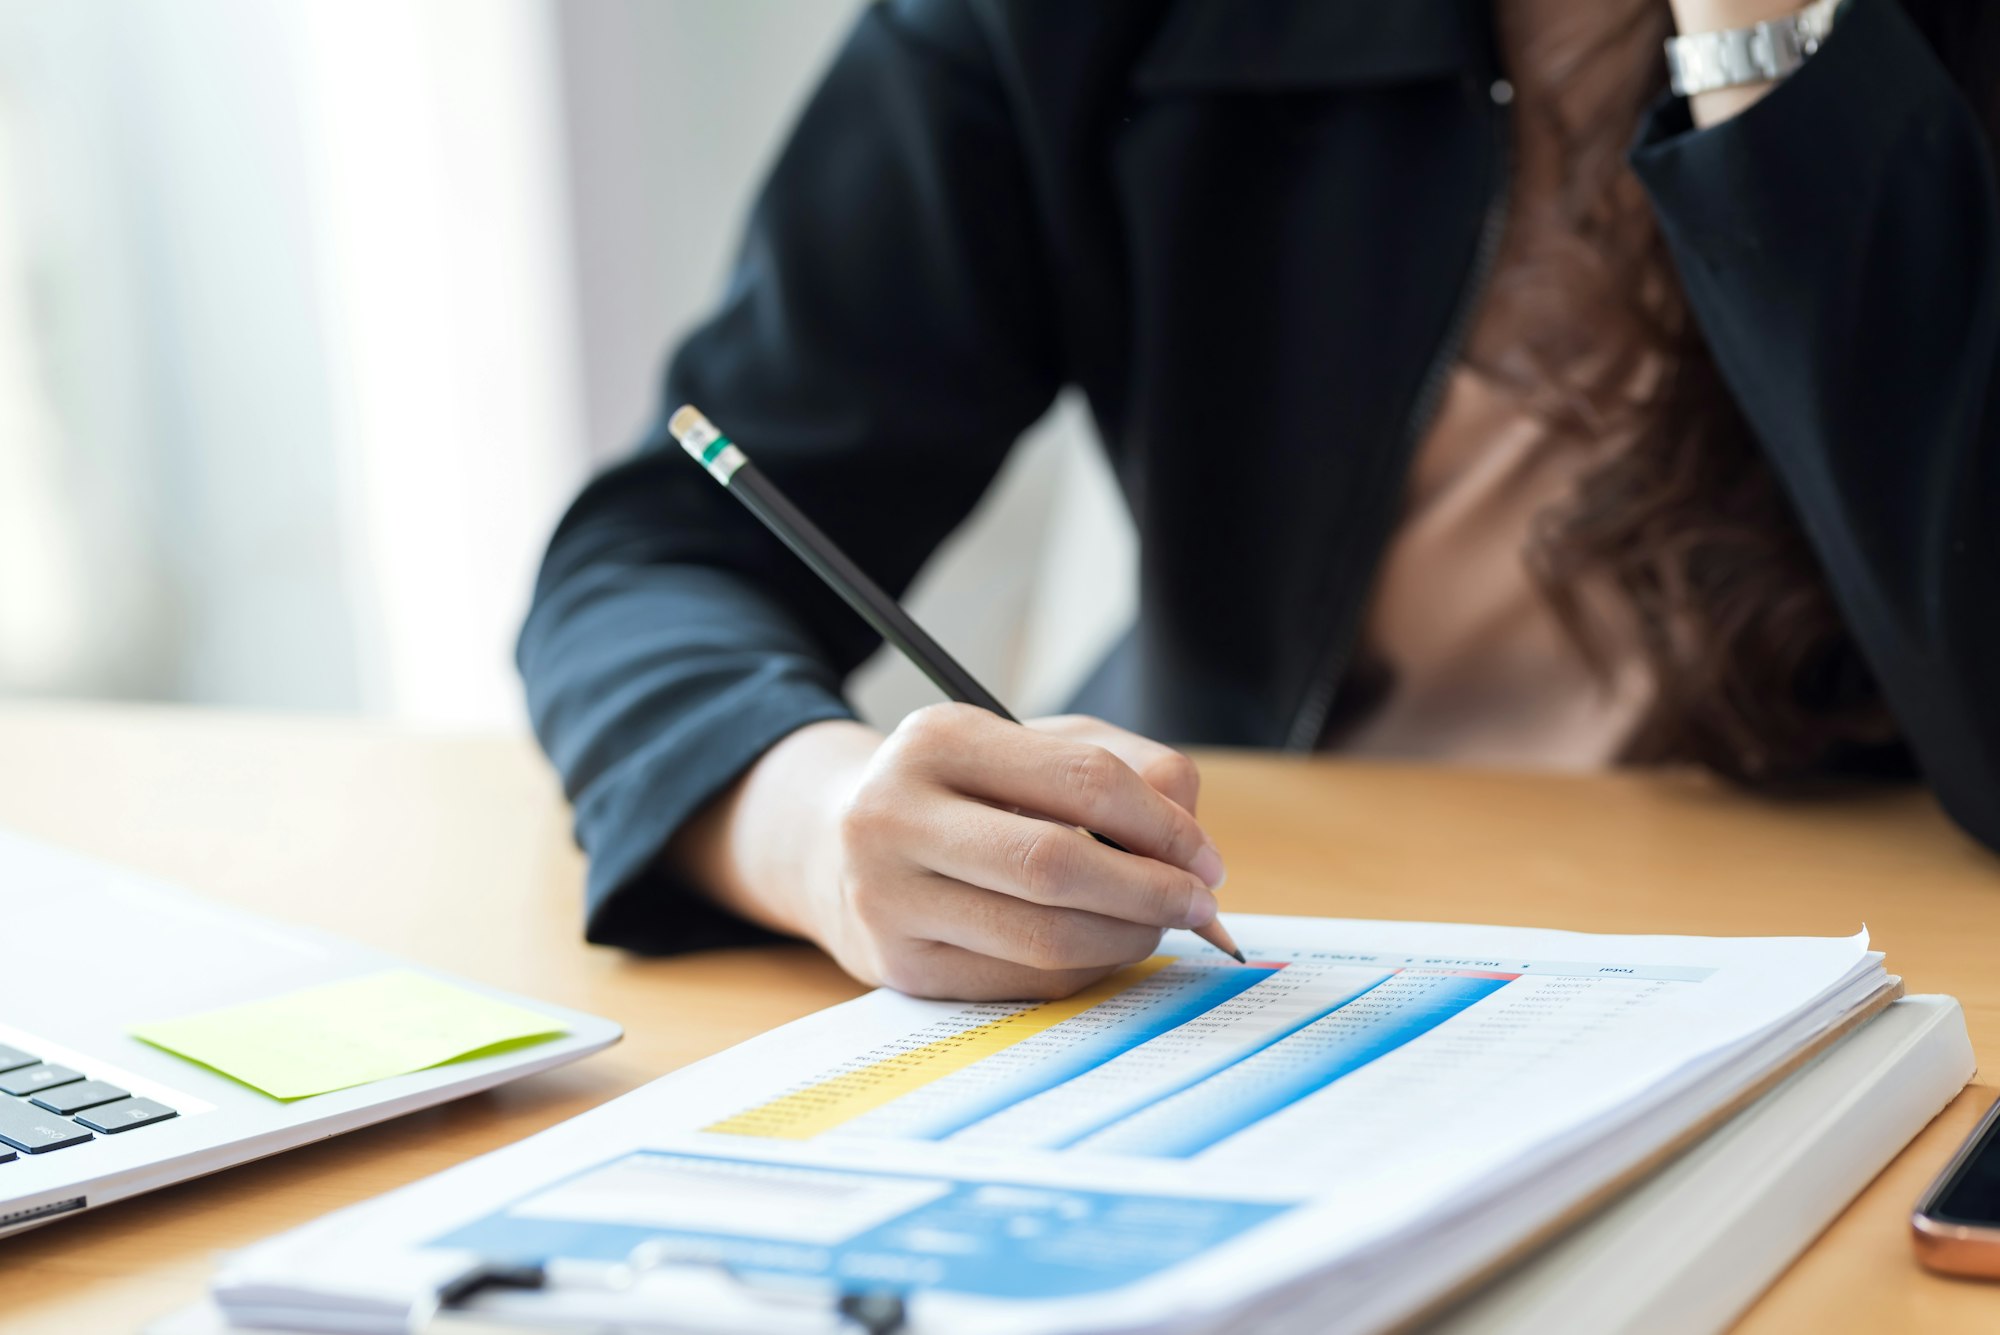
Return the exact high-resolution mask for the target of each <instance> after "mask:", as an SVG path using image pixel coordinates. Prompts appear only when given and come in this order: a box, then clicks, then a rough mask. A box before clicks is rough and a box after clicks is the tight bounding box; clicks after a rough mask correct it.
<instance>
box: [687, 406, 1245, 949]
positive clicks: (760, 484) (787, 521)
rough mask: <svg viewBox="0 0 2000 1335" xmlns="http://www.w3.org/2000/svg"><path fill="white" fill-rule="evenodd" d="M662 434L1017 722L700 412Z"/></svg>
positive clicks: (1218, 941) (870, 614)
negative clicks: (671, 438)
mask: <svg viewBox="0 0 2000 1335" xmlns="http://www.w3.org/2000/svg"><path fill="white" fill-rule="evenodd" d="M667 430H669V431H671V432H672V433H673V434H674V438H675V439H677V440H679V441H680V443H681V448H682V449H684V450H686V451H687V452H688V453H689V454H690V455H692V456H693V457H694V458H695V460H696V461H697V462H698V463H700V464H701V466H702V467H703V468H706V469H707V470H708V474H709V476H710V477H712V478H714V479H715V480H716V481H717V482H720V483H721V484H722V486H723V488H724V490H726V491H728V492H729V494H730V495H732V496H734V497H735V498H736V499H737V500H739V501H741V502H743V508H744V509H746V510H748V511H749V512H750V513H751V514H753V515H755V516H757V518H758V519H760V520H762V521H763V523H764V527H766V528H768V529H770V530H771V532H773V533H775V534H776V535H777V536H778V540H779V541H780V542H783V543H784V544H785V546H787V547H789V548H791V549H792V551H793V553H794V554H795V555H797V556H798V558H799V559H800V560H801V561H804V562H805V563H806V564H807V565H808V566H810V567H811V568H812V572H813V573H814V574H815V575H818V576H819V577H820V578H821V579H822V580H825V581H826V584H827V587H828V588H830V589H832V590H833V591H834V592H835V593H837V594H839V595H840V596H841V598H842V599H843V600H844V601H845V602H846V603H847V605H848V606H849V607H851V608H853V609H854V610H855V611H856V612H857V613H859V614H860V616H861V619H862V620H863V621H866V622H867V623H868V624H869V625H870V626H872V627H874V629H875V632H876V633H877V634H879V635H880V636H881V637H882V638H883V639H884V640H886V641H888V642H889V643H890V644H891V645H894V646H895V648H896V649H897V650H898V651H899V652H900V653H901V654H902V655H903V656H904V657H905V658H907V659H909V660H910V661H911V662H912V663H914V664H916V666H917V669H918V671H920V672H922V673H923V674H924V675H925V676H926V677H929V678H930V679H931V681H932V682H933V683H935V684H936V686H937V688H938V689H939V690H941V691H943V692H944V693H945V694H946V695H947V696H949V697H950V698H951V699H953V700H956V701H959V702H960V703H961V704H968V705H978V706H979V707H980V708H981V709H984V710H986V711H987V712H989V713H993V714H998V715H999V716H1000V717H1001V718H1004V719H1006V720H1007V721H1008V722H1010V723H1019V722H1020V721H1021V720H1019V719H1017V718H1015V717H1014V715H1013V714H1011V713H1010V712H1008V709H1007V706H1005V705H1003V704H1001V703H1000V700H999V697H997V696H995V695H994V694H993V692H991V691H989V690H987V689H986V688H985V687H984V686H981V685H980V684H979V682H978V681H977V680H976V679H975V678H974V677H973V675H972V674H971V673H970V672H967V671H966V670H965V669H964V668H963V667H962V666H960V665H959V662H958V660H957V659H955V658H953V657H952V656H951V655H950V654H948V653H946V652H945V649H944V646H943V645H941V644H939V643H938V642H937V641H936V640H934V639H932V638H931V637H930V634H929V632H927V631H925V630H924V628H923V627H922V626H919V625H918V624H917V623H916V621H915V620H914V619H913V618H912V617H911V616H910V614H909V613H908V612H905V611H904V610H903V608H902V605H901V604H900V603H898V602H897V601H896V600H895V599H894V598H891V597H890V596H889V595H888V593H887V591H885V590H884V589H883V588H882V586H881V585H879V584H877V583H876V582H875V581H874V580H872V579H870V578H868V575H867V572H866V571H864V570H862V569H861V567H860V566H858V565H856V564H854V562H853V561H852V560H850V559H849V558H848V556H847V554H846V553H845V552H843V551H841V550H840V548H839V547H837V546H836V545H834V541H833V539H831V538H829V537H827V536H826V534H825V533H823V532H821V531H820V528H819V526H818V525H817V524H815V523H813V522H812V520H810V519H808V518H806V515H805V512H804V511H802V510H800V509H799V508H798V507H797V506H796V505H793V504H792V502H791V501H790V500H789V499H788V498H787V497H786V496H785V493H783V492H782V491H779V490H778V488H777V486H776V485H774V484H773V483H772V481H771V479H769V478H767V477H765V476H764V474H763V473H762V472H760V471H759V470H758V468H757V466H756V465H755V464H753V463H751V462H750V459H749V456H748V455H746V454H744V453H743V449H742V447H741V446H739V445H737V444H736V443H735V442H734V441H732V440H730V439H729V437H727V436H725V435H723V434H722V433H721V432H720V431H717V430H716V429H715V426H714V424H713V423H711V422H710V421H709V420H708V418H706V417H704V416H702V413H701V410H700V409H698V408H696V407H695V406H694V405H693V404H691V403H690V404H685V405H683V406H682V407H680V408H677V409H676V410H675V411H674V415H673V416H672V417H670V418H668V419H667ZM1084 833H1086V834H1088V835H1089V836H1090V837H1091V838H1093V839H1095V840H1097V842H1098V843H1100V844H1104V845H1106V846H1107V847H1110V848H1115V849H1117V850H1118V851H1119V852H1121V853H1128V852H1130V851H1131V850H1130V849H1128V848H1126V847H1125V846H1124V845H1123V844H1120V843H1119V842H1118V841H1117V840H1115V839H1112V838H1111V837H1109V836H1108V835H1103V834H1099V833H1098V832H1097V831H1095V830H1086V831H1084ZM1194 931H1195V935H1197V936H1199V937H1200V938H1201V939H1202V940H1204V941H1206V942H1208V943H1209V944H1210V945H1212V946H1214V947H1215V948H1216V949H1217V950H1219V951H1221V952H1222V953H1223V954H1225V955H1228V956H1231V957H1232V958H1234V959H1235V960H1236V962H1237V963H1239V964H1244V963H1248V961H1247V960H1245V959H1244V958H1243V952H1242V951H1241V950H1239V949H1237V946H1236V942H1235V940H1234V939H1233V938H1232V937H1231V936H1230V935H1229V931H1228V929H1227V928H1225V927H1224V926H1223V925H1222V920H1221V919H1220V918H1216V919H1213V920H1211V921H1210V922H1208V923H1206V924H1204V925H1203V926H1201V927H1197V928H1195V929H1194Z"/></svg>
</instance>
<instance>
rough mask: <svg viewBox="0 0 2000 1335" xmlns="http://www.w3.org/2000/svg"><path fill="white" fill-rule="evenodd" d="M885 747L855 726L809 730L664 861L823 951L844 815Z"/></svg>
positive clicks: (744, 912) (777, 748)
mask: <svg viewBox="0 0 2000 1335" xmlns="http://www.w3.org/2000/svg"><path fill="white" fill-rule="evenodd" d="M882 740H883V739H882V734H880V733H878V732H876V731H875V730H874V729H873V728H870V727H868V726H866V725H865V724H861V723H856V722H853V721H851V720H846V719H830V720H825V721H822V722H818V723H809V724H807V725H806V726H805V727H803V728H800V729H798V730H797V731H796V732H793V733H791V734H789V735H788V736H786V737H784V738H782V739H781V740H780V741H779V742H778V743H777V744H776V745H774V746H773V747H771V749H770V750H768V751H766V752H765V753H764V754H763V756H762V757H760V758H759V759H758V761H757V763H756V764H754V765H752V766H751V767H750V769H749V770H748V771H746V772H745V773H744V775H743V776H742V777H741V778H739V779H738V780H737V781H736V782H735V783H734V784H732V785H731V786H730V787H729V788H728V789H726V790H725V791H724V792H723V793H722V794H721V795H719V796H718V797H717V798H716V799H715V800H714V801H713V802H711V803H709V805H708V806H707V807H705V808H704V809H703V810H702V811H701V812H699V813H698V814H697V815H696V816H695V817H694V819H692V820H690V821H689V822H688V823H687V825H686V826H685V827H684V828H683V829H682V830H681V832H680V834H679V835H678V836H676V838H675V839H674V841H673V844H672V845H671V846H670V847H669V849H668V851H667V856H668V857H669V858H670V859H671V860H672V861H673V862H674V863H675V865H676V866H677V867H678V869H679V870H680V871H681V872H682V873H683V874H684V875H686V876H687V877H688V878H689V879H690V880H691V881H693V882H694V883H695V884H696V885H697V886H699V887H700V888H701V889H702V890H703V891H704V892H705V893H706V894H707V895H708V896H709V898H711V899H713V900H714V901H715V902H716V903H718V904H720V905H721V906H722V907H723V908H726V909H728V910H729V911H730V912H732V913H734V914H736V915H738V916H739V917H743V918H747V919H749V920H750V921H752V922H756V923H759V924H761V925H763V926H765V927H769V928H772V929H773V930H775V931H779V932H784V933H787V934H788V935H792V936H802V937H806V938H809V939H811V940H815V941H819V942H822V943H825V941H826V940H827V934H828V933H829V932H830V931H831V930H832V929H833V927H834V926H835V925H836V924H835V922H834V918H835V917H836V916H837V915H836V913H835V909H836V906H834V905H832V904H829V903H828V902H827V900H828V898H829V896H828V894H827V893H826V892H827V890H828V889H829V887H830V886H831V885H832V881H831V878H830V877H829V876H827V875H826V874H825V872H826V869H828V868H830V867H832V866H833V865H834V864H835V861H836V848H835V844H836V841H837V839H838V831H839V820H840V811H841V808H842V807H843V806H844V804H845V802H846V800H847V798H848V797H849V796H850V795H851V794H852V793H853V792H854V790H855V788H856V787H857V786H858V785H859V784H860V782H861V777H862V774H863V773H864V772H865V771H866V769H867V767H868V764H869V762H870V761H871V760H873V759H874V756H875V752H876V750H877V748H879V747H880V746H881V744H882Z"/></svg>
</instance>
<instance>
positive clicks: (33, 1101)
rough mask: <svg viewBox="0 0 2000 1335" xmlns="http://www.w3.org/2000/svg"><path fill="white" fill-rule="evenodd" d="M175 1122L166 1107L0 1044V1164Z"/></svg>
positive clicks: (172, 1111) (175, 1114) (175, 1115)
mask: <svg viewBox="0 0 2000 1335" xmlns="http://www.w3.org/2000/svg"><path fill="white" fill-rule="evenodd" d="M177 1116H179V1114H178V1113H176V1112H175V1111H174V1110H173V1109H172V1108H169V1107H167V1105H165V1104H164V1103H157V1102H155V1101H153V1100H152V1099H145V1098H140V1097H138V1096H137V1095H134V1094H132V1093H130V1092H129V1091H127V1090H123V1089H120V1088H119V1087H118V1086H116V1085H114V1084H110V1083H109V1082H107V1081H103V1080H92V1079H90V1078H88V1077H87V1076H85V1075H84V1073H83V1072H81V1071H73V1070H71V1069H70V1068H69V1067H67V1066H58V1065H57V1064H55V1063H54V1062H45V1061H43V1060H42V1059H41V1058H40V1057H37V1056H35V1054H33V1053H32V1052H23V1051H21V1050H20V1049H19V1048H10V1047H8V1046H7V1045H6V1044H5V1043H0V1163H6V1162H7V1161H8V1160H9V1159H18V1158H20V1157H21V1155H22V1154H43V1153H46V1152H47V1151H49V1150H60V1149H66V1148H68V1147H69V1146H71V1145H81V1144H82V1143H83V1142H84V1141H86V1140H94V1139H96V1138H97V1137H98V1136H100V1135H103V1136H115V1135H117V1134H118V1133H119V1132H121V1131H130V1130H132V1129H134V1128H135V1127H141V1126H151V1125H152V1124H153V1123H155V1122H164V1121H166V1120H167V1119H168V1118H169V1117H177Z"/></svg>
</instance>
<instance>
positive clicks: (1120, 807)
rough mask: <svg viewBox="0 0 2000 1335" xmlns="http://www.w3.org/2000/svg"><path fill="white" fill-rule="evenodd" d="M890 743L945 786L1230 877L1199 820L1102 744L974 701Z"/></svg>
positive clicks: (938, 712)
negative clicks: (1058, 733) (1032, 725)
mask: <svg viewBox="0 0 2000 1335" xmlns="http://www.w3.org/2000/svg"><path fill="white" fill-rule="evenodd" d="M890 744H891V745H892V746H900V747H901V748H902V751H903V757H902V758H903V759H904V760H905V761H906V763H908V764H910V765H911V766H912V767H914V768H915V769H916V770H917V771H918V772H920V773H922V774H923V775H925V776H926V777H927V778H929V779H930V780H931V781H932V782H934V783H936V784H937V785H939V786H940V787H943V788H946V789H949V790H952V791H955V792H959V793H964V794H967V795H969V796H973V797H978V798H981V799H984V800H985V801H988V802H992V803H994V804H996V805H1000V806H1006V807H1016V808H1027V809H1030V810H1033V811H1037V812H1045V813H1047V814H1048V815H1049V816H1050V817H1052V818H1053V819H1055V820H1060V821H1063V822H1065V823H1068V824H1072V825H1079V826H1082V827H1084V828H1086V829H1089V830H1095V831H1098V832H1101V833H1103V834H1105V835H1108V836H1110V837H1111V838H1113V839H1116V840H1117V841H1118V842H1119V843H1120V844H1121V845H1123V846H1124V847H1125V848H1127V849H1129V850H1130V851H1131V852H1133V853H1135V854H1138V855H1139V856H1141V857H1147V858H1153V859H1156V860H1158V861H1160V862H1165V863H1168V864H1169V865H1171V866H1175V867H1182V868H1185V869H1187V870H1188V871H1190V872H1192V873H1193V874H1194V875H1195V876H1196V877H1198V878H1199V879H1200V880H1201V881H1202V882H1203V883H1204V884H1205V885H1208V886H1211V887H1212V886H1215V885H1219V884H1221V882H1222V877H1223V868H1222V858H1221V855H1220V854H1218V853H1217V852H1216V851H1215V848H1214V846H1213V845H1211V844H1210V843H1209V841H1208V836H1207V834H1205V833H1204V832H1203V831H1202V828H1201V826H1200V824H1199V823H1198V822H1197V821H1196V820H1195V818H1194V817H1193V816H1192V815H1190V814H1189V813H1188V811H1187V810H1186V809H1185V808H1184V807H1182V806H1180V805H1179V804H1177V803H1175V802H1174V801H1172V800H1170V799H1169V798H1167V797H1166V796H1165V795H1163V794H1162V793H1160V792H1159V791H1158V790H1156V789H1155V788H1153V787H1152V786H1151V785H1150V784H1148V783H1147V782H1146V781H1145V780H1144V779H1141V778H1140V777H1139V775H1138V774H1137V773H1136V772H1135V771H1134V770H1133V769H1132V767H1131V766H1130V765H1127V764H1126V763H1125V762H1124V761H1122V760H1120V759H1119V758H1118V757H1117V756H1115V755H1113V754H1112V753H1111V752H1110V751H1109V750H1107V749H1105V748H1104V747H1101V746H1097V745H1095V744H1092V743H1087V742H1072V741H1067V740H1064V739H1062V738H1057V737H1049V736H1046V735H1044V734H1041V733H1038V732H1035V731H1033V730H1032V729H1028V728H1023V727H1021V726H1019V725H1018V724H1013V723H1009V722H1008V721H1006V720H1005V719H1002V718H999V717H997V716H995V715H992V714H988V713H986V712H985V711H984V710H980V709H976V708H974V707H973V706H970V705H958V706H939V707H934V708H932V709H926V710H922V711H920V712H919V713H918V714H916V715H913V716H912V717H911V719H910V720H909V721H907V722H906V723H905V724H904V726H903V727H902V728H900V729H898V730H897V734H896V737H895V738H892V739H891V743H890Z"/></svg>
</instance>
